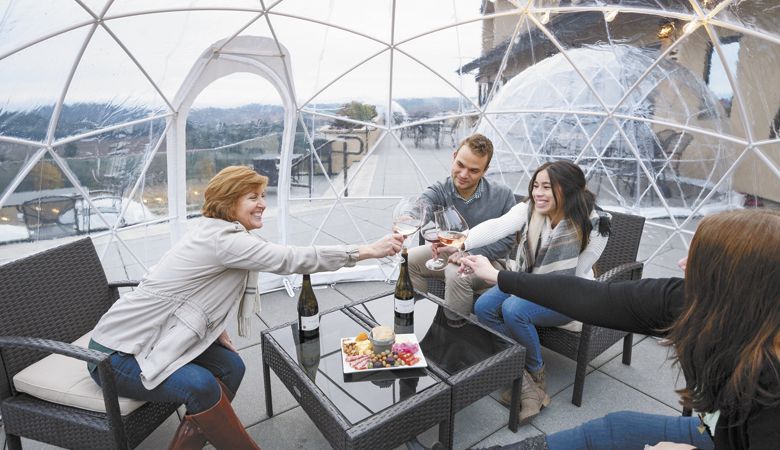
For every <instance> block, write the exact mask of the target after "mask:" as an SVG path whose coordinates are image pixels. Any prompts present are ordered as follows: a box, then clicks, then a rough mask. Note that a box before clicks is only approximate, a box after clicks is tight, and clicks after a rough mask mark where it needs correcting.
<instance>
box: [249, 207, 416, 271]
mask: <svg viewBox="0 0 780 450" xmlns="http://www.w3.org/2000/svg"><path fill="white" fill-rule="evenodd" d="M397 202H398V200H397V199H352V198H349V197H347V198H343V199H341V200H340V201H339V202H337V203H334V202H333V201H332V200H329V199H327V200H326V199H320V200H317V199H313V200H307V201H305V202H303V201H292V202H290V220H289V221H288V243H290V244H292V245H341V244H355V243H365V242H372V241H374V240H376V239H379V238H380V237H382V236H385V235H387V234H388V233H389V232H390V231H391V228H392V212H393V207H394V206H395V204H396V203H397ZM265 233H266V227H263V229H262V230H261V231H260V234H262V235H265ZM410 241H411V240H410ZM358 264H361V265H363V264H372V265H374V264H377V263H376V261H373V260H367V261H362V262H360V263H358Z"/></svg>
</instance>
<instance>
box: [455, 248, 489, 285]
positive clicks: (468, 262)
mask: <svg viewBox="0 0 780 450" xmlns="http://www.w3.org/2000/svg"><path fill="white" fill-rule="evenodd" d="M464 266H465V267H468V268H470V269H471V270H473V271H474V275H476V276H478V277H480V278H482V279H483V280H485V281H486V282H488V283H490V284H496V282H497V281H498V270H497V269H496V268H495V267H493V264H491V263H490V260H488V259H487V258H486V257H484V256H482V255H469V256H464V257H463V258H461V259H460V269H459V270H458V271H459V272H460V271H462V270H463V267H464Z"/></svg>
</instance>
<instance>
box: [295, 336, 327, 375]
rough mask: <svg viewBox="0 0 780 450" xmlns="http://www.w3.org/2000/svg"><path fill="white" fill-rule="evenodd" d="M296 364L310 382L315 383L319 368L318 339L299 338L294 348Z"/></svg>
mask: <svg viewBox="0 0 780 450" xmlns="http://www.w3.org/2000/svg"><path fill="white" fill-rule="evenodd" d="M295 350H296V352H297V353H298V355H297V356H298V363H299V364H300V365H301V368H303V371H304V372H306V376H308V377H309V379H310V380H311V381H315V378H316V377H317V370H318V369H319V366H320V355H321V353H320V338H319V337H316V336H315V337H313V338H308V339H306V338H301V339H300V342H299V343H298V345H296V347H295Z"/></svg>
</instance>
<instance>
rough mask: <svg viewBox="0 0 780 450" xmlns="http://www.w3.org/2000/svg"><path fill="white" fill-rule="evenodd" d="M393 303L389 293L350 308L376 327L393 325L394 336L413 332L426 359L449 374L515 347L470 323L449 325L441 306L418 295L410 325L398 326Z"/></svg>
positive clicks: (511, 343)
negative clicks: (456, 325)
mask: <svg viewBox="0 0 780 450" xmlns="http://www.w3.org/2000/svg"><path fill="white" fill-rule="evenodd" d="M393 300H394V299H393V294H392V293H391V294H388V295H385V296H382V297H379V298H376V299H373V300H368V301H365V302H362V303H358V304H354V305H351V306H350V308H352V309H353V310H355V311H356V312H358V313H359V314H362V315H364V316H366V317H367V318H369V319H370V320H371V321H373V322H375V323H377V324H380V325H387V326H393V327H394V328H395V332H396V334H399V333H414V334H415V335H416V336H417V339H418V340H419V341H420V348H421V349H422V352H423V355H425V359H426V360H428V362H429V363H431V362H432V363H434V364H435V365H436V366H437V367H439V368H440V369H442V370H443V371H444V372H446V373H447V374H449V375H454V374H456V373H458V372H460V371H461V370H463V369H466V368H468V367H471V366H473V365H474V364H477V363H479V362H481V361H484V360H485V359H487V358H489V357H491V356H493V355H496V354H498V353H500V352H502V351H503V350H505V349H506V348H507V347H510V346H512V345H516V344H515V343H514V342H512V341H510V340H508V339H506V338H504V337H501V336H500V335H497V334H495V333H492V332H491V331H489V330H487V329H486V328H483V327H482V326H480V325H477V324H474V323H472V322H470V321H466V323H465V324H464V325H462V326H459V327H455V326H453V325H451V324H450V323H449V322H448V321H447V319H446V317H445V316H444V309H443V308H444V307H443V306H441V305H439V304H438V303H436V302H434V301H432V300H431V299H429V298H428V297H425V296H423V295H420V294H417V295H416V296H415V304H414V320H413V324H405V323H401V322H400V321H398V320H396V319H395V314H394V311H393Z"/></svg>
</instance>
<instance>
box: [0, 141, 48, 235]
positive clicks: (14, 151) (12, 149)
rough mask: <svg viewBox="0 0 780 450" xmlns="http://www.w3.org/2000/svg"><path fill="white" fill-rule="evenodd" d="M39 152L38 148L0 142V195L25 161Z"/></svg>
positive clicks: (15, 176)
mask: <svg viewBox="0 0 780 450" xmlns="http://www.w3.org/2000/svg"><path fill="white" fill-rule="evenodd" d="M39 151H40V148H39V147H31V146H29V145H23V144H15V143H12V142H3V141H0V161H1V162H0V194H4V193H5V191H6V190H7V189H8V186H10V185H11V183H12V182H14V180H16V178H17V175H19V173H20V172H21V171H22V168H24V166H25V164H26V163H27V161H29V160H30V159H31V158H33V157H35V156H36V155H37V153H38V152H39ZM0 220H2V219H0Z"/></svg>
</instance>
